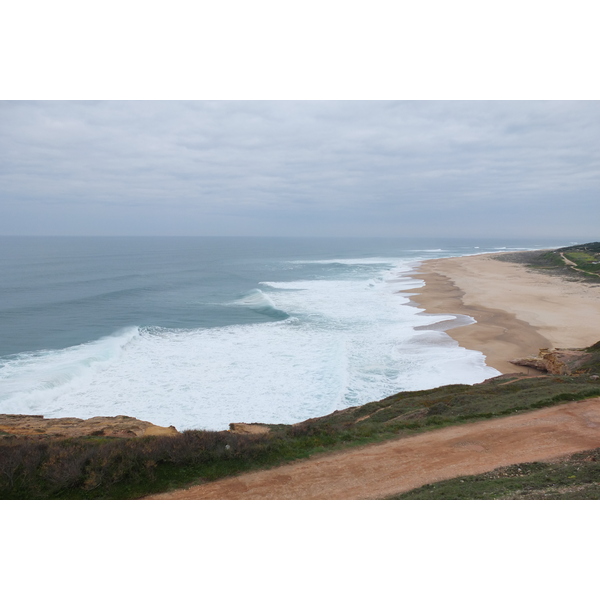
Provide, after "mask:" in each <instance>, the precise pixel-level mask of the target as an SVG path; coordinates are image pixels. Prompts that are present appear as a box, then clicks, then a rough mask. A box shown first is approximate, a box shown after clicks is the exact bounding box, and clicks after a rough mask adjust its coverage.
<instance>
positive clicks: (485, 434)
mask: <svg viewBox="0 0 600 600" xmlns="http://www.w3.org/2000/svg"><path fill="white" fill-rule="evenodd" d="M598 446H600V398H594V399H592V400H583V401H580V402H573V403H570V404H563V405H560V406H554V407H550V408H545V409H542V410H538V411H534V412H530V413H526V414H521V415H515V416H512V417H505V418H502V419H493V420H490V421H483V422H479V423H470V424H467V425H460V426H455V427H447V428H444V429H439V430H437V431H431V432H428V433H423V434H420V435H415V436H412V437H408V438H403V439H399V440H394V441H389V442H384V443H381V444H373V445H370V446H365V447H363V448H358V449H354V450H349V451H345V452H339V453H335V454H329V455H326V456H319V457H313V458H311V459H308V460H303V461H298V462H296V463H294V464H290V465H286V466H283V467H277V468H275V469H270V470H267V471H258V472H255V473H248V474H245V475H240V476H237V477H230V478H228V479H223V480H220V481H216V482H213V483H208V484H205V485H200V486H195V487H191V488H189V489H187V490H178V491H175V492H172V493H168V494H160V495H157V496H152V497H150V499H164V500H199V499H206V500H242V499H248V500H250V499H254V500H258V499H262V500H270V499H273V500H274V499H279V500H284V499H295V500H309V499H338V500H342V499H357V500H358V499H373V498H384V497H387V496H390V495H393V494H397V493H400V492H405V491H408V490H410V489H414V488H417V487H420V486H422V485H425V484H426V483H432V482H435V481H441V480H444V479H450V478H452V477H457V476H460V475H474V474H477V473H485V472H486V471H490V470H492V469H495V468H497V467H501V466H506V465H510V464H514V463H519V462H530V461H538V460H544V459H549V458H553V457H557V456H561V455H565V454H571V453H573V452H579V451H582V450H590V449H592V448H597V447H598Z"/></svg>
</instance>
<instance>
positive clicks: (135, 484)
mask: <svg viewBox="0 0 600 600" xmlns="http://www.w3.org/2000/svg"><path fill="white" fill-rule="evenodd" d="M580 354H581V356H580V357H579V359H578V360H577V365H578V366H577V368H576V370H575V371H574V372H572V373H570V374H569V373H565V374H564V375H560V376H557V375H540V376H538V377H527V376H521V375H512V376H511V375H503V376H500V377H496V378H494V379H491V380H488V381H486V382H484V383H481V384H477V385H473V386H469V385H450V386H444V387H440V388H436V389H433V390H424V391H418V392H402V393H399V394H394V395H393V396H390V397H388V398H385V399H383V400H380V401H378V402H370V403H368V404H365V405H363V406H358V407H352V408H348V409H345V410H342V411H336V412H334V413H332V414H330V415H326V416H323V417H320V418H316V419H309V420H308V421H305V422H303V423H299V424H297V425H265V424H255V425H261V426H262V427H264V430H263V431H267V432H265V433H254V434H244V433H236V431H239V430H240V427H239V426H238V427H236V426H234V427H232V430H231V431H219V432H213V431H185V432H183V433H182V434H178V435H173V436H169V437H166V436H160V437H148V436H143V437H136V438H130V439H119V438H113V437H110V436H106V435H104V436H88V437H79V438H61V439H44V440H38V439H36V438H35V437H31V436H18V435H14V434H10V433H9V432H5V435H1V433H2V432H0V473H1V474H2V476H1V479H0V497H1V498H12V499H24V498H40V499H41V498H56V499H58V498H74V499H94V498H97V499H102V498H137V497H141V496H145V495H148V494H151V493H158V492H163V491H168V490H171V489H176V488H178V487H183V486H187V485H191V484H198V483H202V482H208V481H214V480H216V479H219V478H222V477H226V476H229V475H234V474H237V473H242V472H246V471H252V470H257V469H265V468H269V467H273V466H276V465H281V464H284V463H288V462H291V461H294V460H297V459H301V458H307V457H309V456H311V455H314V454H316V453H323V452H330V451H339V450H344V449H349V448H352V447H356V446H360V445H364V444H368V443H373V442H381V441H384V440H389V439H400V438H403V437H408V436H411V435H414V434H417V433H423V432H426V431H431V430H434V429H439V428H442V427H447V426H450V425H458V424H461V423H473V422H476V421H482V420H487V419H492V418H495V417H501V416H507V415H514V414H518V413H523V412H528V411H531V410H535V409H538V408H543V407H550V406H554V405H558V404H563V403H568V402H572V401H576V400H581V399H584V398H592V397H597V396H600V381H599V375H600V343H597V344H595V345H594V346H592V347H591V348H589V349H587V350H585V351H582V352H581V353H580ZM241 429H242V430H243V428H241Z"/></svg>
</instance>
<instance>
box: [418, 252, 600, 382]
mask: <svg viewBox="0 0 600 600" xmlns="http://www.w3.org/2000/svg"><path fill="white" fill-rule="evenodd" d="M493 256H494V255H490V254H482V255H476V256H466V257H459V258H440V259H434V260H428V261H425V262H423V263H422V264H421V265H420V266H419V267H418V268H417V270H416V272H415V273H414V274H413V276H414V277H416V278H417V279H421V280H424V281H425V287H422V288H416V289H414V290H412V291H413V292H417V295H415V296H413V298H412V300H413V301H414V302H416V303H417V304H418V305H419V306H421V307H423V308H425V309H426V312H427V313H443V314H462V315H469V316H471V317H473V318H474V319H475V320H476V321H477V323H474V324H471V325H465V326H462V327H456V328H452V329H449V330H447V332H446V333H448V335H450V336H451V337H452V338H454V339H455V340H456V341H457V342H458V343H459V344H460V345H461V346H463V347H464V348H469V349H472V350H479V351H480V352H482V353H483V354H484V355H485V356H486V363H487V364H488V365H489V366H490V367H493V368H495V369H497V370H498V371H500V372H501V373H515V372H525V373H529V374H533V373H534V372H533V371H532V370H531V369H528V368H527V367H518V366H516V365H513V364H511V363H509V362H508V361H509V360H511V359H515V358H523V357H525V356H529V355H532V354H533V355H537V353H538V351H539V349H540V348H583V347H587V346H590V345H592V344H594V343H596V342H598V341H600V285H598V284H592V283H586V282H581V281H569V280H567V279H565V278H562V277H558V276H555V275H548V274H547V273H543V272H535V271H533V270H532V269H530V268H527V267H526V266H524V265H522V264H517V263H510V262H503V261H499V260H497V259H495V258H493Z"/></svg>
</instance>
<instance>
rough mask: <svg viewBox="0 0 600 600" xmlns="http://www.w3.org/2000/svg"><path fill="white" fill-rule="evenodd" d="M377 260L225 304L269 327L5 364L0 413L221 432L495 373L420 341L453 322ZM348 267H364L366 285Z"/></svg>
mask: <svg viewBox="0 0 600 600" xmlns="http://www.w3.org/2000/svg"><path fill="white" fill-rule="evenodd" d="M378 260H379V259H369V260H357V261H350V260H347V259H346V260H343V261H321V262H322V263H324V262H328V263H331V264H333V263H336V262H337V263H339V264H343V265H346V266H347V267H349V268H350V270H348V271H347V272H345V276H342V275H340V276H339V277H338V278H337V279H331V278H329V279H316V280H305V281H304V280H301V281H292V282H277V281H271V282H263V283H261V284H260V288H262V289H254V290H251V291H249V292H248V293H247V294H246V295H244V296H243V297H242V298H241V299H239V300H232V302H231V304H235V305H236V307H237V308H238V309H239V307H240V306H243V307H246V308H247V309H248V310H255V311H259V312H261V311H262V313H263V314H266V315H269V316H271V317H273V318H277V319H279V320H276V321H272V322H267V323H257V324H246V325H232V326H227V327H213V328H207V329H164V328H152V327H147V328H129V329H127V330H125V331H121V332H119V333H117V334H115V335H114V336H111V337H108V338H104V339H101V340H97V341H96V342H93V343H89V344H83V345H80V346H75V347H72V348H67V349H66V350H57V351H48V352H36V353H24V354H21V355H18V356H12V357H8V358H7V359H5V360H4V363H3V364H2V366H1V368H0V386H1V387H0V390H1V391H0V412H11V413H16V412H21V413H28V414H43V415H45V416H47V417H58V416H77V417H81V418H88V417H92V416H97V415H105V416H110V415H117V414H127V415H131V416H135V417H137V418H140V419H144V420H150V421H152V422H154V423H156V424H159V425H175V426H176V427H177V428H178V429H180V430H181V429H188V428H205V429H226V428H227V427H228V426H229V423H230V422H233V421H243V422H266V423H295V422H298V421H302V420H304V419H307V418H310V417H315V416H320V415H324V414H327V413H330V412H332V411H334V410H336V409H340V408H345V407H347V406H353V405H359V404H364V403H366V402H370V401H373V400H379V399H381V398H384V397H385V396H388V395H390V394H393V393H396V392H398V391H403V390H415V389H426V388H431V387H435V386H438V385H444V384H450V383H476V382H479V381H482V380H484V379H486V378H488V377H492V376H494V375H497V374H498V372H497V371H495V370H494V369H491V368H489V367H487V366H486V365H485V362H484V357H483V355H482V354H481V353H479V352H475V351H471V350H466V349H464V348H460V347H459V346H458V344H457V343H456V342H454V341H453V340H452V339H451V338H450V337H448V336H447V335H446V334H445V333H443V332H441V331H421V330H420V331H415V327H418V326H423V325H428V324H433V323H435V322H439V321H441V320H449V319H453V318H454V317H453V316H451V315H422V314H421V313H422V312H423V311H422V310H421V309H419V308H417V307H415V306H413V305H412V304H411V303H410V302H409V296H408V295H405V294H402V293H401V291H402V290H408V289H411V288H415V287H418V286H419V282H418V281H415V280H414V279H411V278H406V277H404V274H405V273H406V272H407V271H408V270H409V269H410V263H409V262H398V261H396V263H395V264H393V265H392V264H389V263H390V262H391V261H389V260H387V262H388V264H387V265H383V264H381V265H379V262H378ZM315 262H317V261H315ZM380 262H381V263H384V262H386V259H381V261H380ZM352 265H358V266H360V265H370V266H371V267H372V268H371V271H370V272H369V274H370V279H365V278H364V276H363V277H361V276H360V270H359V271H356V272H352V271H351V267H352ZM377 265H379V267H377Z"/></svg>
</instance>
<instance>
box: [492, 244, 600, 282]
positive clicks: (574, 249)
mask: <svg viewBox="0 0 600 600" xmlns="http://www.w3.org/2000/svg"><path fill="white" fill-rule="evenodd" d="M495 258H497V259H498V260H503V261H508V262H518V263H522V264H526V265H527V266H528V267H531V268H533V269H539V270H543V271H546V272H548V273H550V274H556V275H562V276H564V277H569V278H572V279H581V280H584V281H590V282H594V283H595V282H596V281H599V277H600V242H590V243H588V244H578V245H576V246H566V247H565V248H558V249H557V250H540V251H534V252H510V253H506V254H499V255H498V256H496V257H495Z"/></svg>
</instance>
